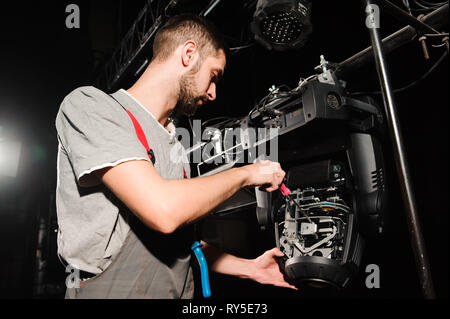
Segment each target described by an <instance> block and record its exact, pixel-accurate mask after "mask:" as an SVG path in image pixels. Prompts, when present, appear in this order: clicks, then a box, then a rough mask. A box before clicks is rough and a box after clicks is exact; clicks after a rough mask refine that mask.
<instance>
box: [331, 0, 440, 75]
mask: <svg viewBox="0 0 450 319" xmlns="http://www.w3.org/2000/svg"><path fill="white" fill-rule="evenodd" d="M448 14H449V12H448V4H446V5H444V6H442V7H440V8H438V9H436V10H435V11H433V12H431V13H429V14H427V15H426V16H424V17H423V18H422V19H421V21H423V22H425V23H427V24H428V25H430V26H432V27H433V28H441V27H445V26H447V25H448V23H449V19H448ZM416 35H417V32H416V30H415V29H414V28H413V27H411V26H406V27H404V28H402V29H400V30H398V31H397V32H395V33H393V34H391V35H389V36H388V37H386V38H385V39H383V42H382V45H383V52H384V53H385V54H388V53H390V52H392V51H394V50H395V49H398V48H399V47H401V46H403V45H405V44H407V43H409V42H411V41H412V40H413V39H414V38H415V37H416ZM371 61H373V49H372V47H368V48H366V49H364V50H362V51H360V52H358V53H356V54H355V55H353V56H351V57H349V58H348V59H346V60H345V61H342V62H340V63H339V64H338V65H339V66H338V69H337V70H336V73H335V74H336V76H337V77H338V78H341V79H346V78H348V77H350V76H351V75H352V74H354V73H355V72H354V71H355V70H357V69H358V68H360V67H361V66H363V65H366V64H368V63H369V62H371Z"/></svg>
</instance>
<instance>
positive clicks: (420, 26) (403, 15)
mask: <svg viewBox="0 0 450 319" xmlns="http://www.w3.org/2000/svg"><path fill="white" fill-rule="evenodd" d="M374 1H375V3H379V4H380V5H381V6H382V7H383V8H384V9H385V10H386V12H388V13H389V14H391V15H392V16H393V17H394V18H396V19H398V20H399V21H403V22H404V23H406V24H409V25H410V26H412V27H414V28H416V29H417V30H420V31H421V32H422V33H439V32H438V31H436V30H435V29H433V28H432V27H431V26H429V25H428V24H426V23H424V22H423V21H420V20H419V19H417V18H415V17H413V16H412V15H410V14H409V13H408V12H406V11H404V10H402V9H401V8H399V7H397V6H396V5H395V4H393V3H391V2H390V1H387V0H374Z"/></svg>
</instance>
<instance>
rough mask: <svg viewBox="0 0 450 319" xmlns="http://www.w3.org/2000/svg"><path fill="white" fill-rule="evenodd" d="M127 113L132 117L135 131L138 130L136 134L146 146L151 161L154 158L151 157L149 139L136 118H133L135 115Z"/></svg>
mask: <svg viewBox="0 0 450 319" xmlns="http://www.w3.org/2000/svg"><path fill="white" fill-rule="evenodd" d="M127 113H128V115H129V116H130V118H131V121H132V122H133V125H134V129H135V130H136V134H137V137H138V139H139V141H141V143H142V145H144V147H145V149H146V150H147V154H148V157H150V159H151V158H152V156H151V155H150V146H148V142H147V138H146V137H145V134H144V131H143V130H142V127H141V125H140V124H139V122H138V121H137V120H136V118H135V117H134V116H133V114H132V113H131V112H130V111H128V110H127Z"/></svg>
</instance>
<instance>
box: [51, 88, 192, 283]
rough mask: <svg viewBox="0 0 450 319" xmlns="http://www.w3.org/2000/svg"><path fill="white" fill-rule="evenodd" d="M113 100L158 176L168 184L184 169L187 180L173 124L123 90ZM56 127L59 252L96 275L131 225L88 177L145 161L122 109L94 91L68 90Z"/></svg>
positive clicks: (107, 193)
mask: <svg viewBox="0 0 450 319" xmlns="http://www.w3.org/2000/svg"><path fill="white" fill-rule="evenodd" d="M113 96H114V97H115V98H116V99H117V100H118V101H119V102H120V103H121V104H122V105H123V106H124V107H126V108H127V109H128V110H130V111H131V112H132V114H133V115H134V117H135V118H136V119H137V120H138V122H139V123H140V125H141V127H142V129H143V131H144V133H145V135H146V137H147V140H148V143H149V145H150V148H151V149H152V150H153V151H154V153H155V158H156V162H155V164H154V167H155V169H156V170H157V171H158V173H159V174H160V175H161V176H162V177H163V178H165V179H168V180H169V179H181V178H183V168H184V169H185V171H186V174H187V176H190V170H189V165H188V164H187V156H186V153H185V152H184V148H183V147H182V145H181V143H180V142H179V141H178V140H177V139H176V136H175V127H174V126H173V124H171V125H170V126H168V127H167V128H164V127H163V126H162V125H161V124H160V123H159V122H158V121H157V120H156V119H155V118H154V116H153V115H152V114H151V113H150V112H149V111H148V110H147V109H146V108H145V107H144V106H142V105H141V104H140V103H139V102H138V101H137V100H135V99H134V98H133V97H132V96H131V95H129V94H128V93H127V92H126V91H124V90H119V91H118V92H116V93H114V94H113ZM55 125H56V129H57V133H58V140H59V146H58V161H57V188H56V207H57V215H58V225H59V231H58V253H59V255H61V256H62V257H63V258H64V259H65V261H66V262H67V263H69V264H71V265H73V266H75V267H77V268H79V269H81V270H84V271H87V272H91V273H94V274H99V273H101V272H102V271H104V270H105V269H106V268H107V267H108V266H109V264H110V263H111V259H112V256H115V255H116V254H117V253H118V252H119V251H120V248H121V246H122V244H123V242H124V240H125V238H126V236H127V234H128V231H129V229H130V227H129V225H128V222H127V220H126V217H124V216H123V214H121V213H119V210H120V207H119V206H120V205H118V203H117V198H115V196H114V195H112V193H111V192H110V191H109V190H108V189H107V188H106V186H105V185H103V184H102V183H101V182H99V181H98V180H97V179H95V178H93V176H92V174H91V173H92V172H93V171H95V170H98V169H101V168H104V167H112V166H116V165H118V164H120V163H123V162H126V161H131V160H144V161H149V162H150V159H149V157H148V155H147V152H146V149H145V148H144V146H143V145H142V144H141V143H140V141H139V139H138V138H137V135H136V132H135V129H134V126H133V124H132V121H131V119H130V118H129V116H128V115H127V113H126V112H125V110H124V109H123V108H122V107H121V106H120V104H118V103H117V102H116V101H115V100H114V99H112V98H111V96H109V95H107V94H105V93H104V92H102V91H100V90H98V89H96V88H94V87H81V88H78V89H76V90H74V91H73V92H71V93H70V94H69V95H68V96H67V97H66V98H65V99H64V101H63V102H62V104H61V107H60V110H59V112H58V114H57V117H56V122H55ZM169 131H170V132H169ZM174 154H175V155H174ZM184 262H186V260H185V261H184Z"/></svg>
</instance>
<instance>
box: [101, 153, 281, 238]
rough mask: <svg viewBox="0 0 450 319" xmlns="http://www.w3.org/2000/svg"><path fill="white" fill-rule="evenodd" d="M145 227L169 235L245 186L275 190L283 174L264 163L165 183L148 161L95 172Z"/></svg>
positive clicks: (126, 163) (277, 167) (271, 164)
mask: <svg viewBox="0 0 450 319" xmlns="http://www.w3.org/2000/svg"><path fill="white" fill-rule="evenodd" d="M94 174H95V176H97V178H99V179H100V180H101V181H102V182H103V183H104V184H105V185H106V186H107V187H108V188H109V189H111V191H112V192H113V193H114V194H115V195H116V196H117V197H118V198H119V199H120V200H121V201H122V202H123V203H124V204H125V205H127V207H128V208H129V209H130V210H131V211H132V212H133V213H135V214H136V215H137V216H138V217H139V218H140V219H141V220H142V222H144V223H145V224H146V225H147V226H149V227H151V228H153V229H155V230H157V231H160V232H162V233H166V234H169V233H172V232H173V231H175V230H176V229H177V228H178V227H180V226H181V225H183V224H186V223H190V222H193V221H194V220H196V219H198V218H200V217H202V216H203V215H205V214H207V213H208V212H210V211H211V210H212V209H213V208H215V207H216V206H217V205H219V204H220V203H221V202H223V201H225V200H226V199H228V198H230V197H231V196H232V195H233V194H234V193H235V192H236V191H237V190H239V189H240V188H242V187H245V186H260V185H267V188H266V190H267V191H269V192H270V191H274V190H276V189H278V185H280V184H281V183H282V181H283V178H284V176H285V172H284V171H283V170H282V169H281V167H280V165H279V164H278V163H274V162H269V161H263V162H259V163H255V164H251V165H247V166H243V167H239V168H232V169H230V170H228V171H225V172H221V173H219V174H216V175H213V176H207V177H199V178H192V179H179V180H170V181H168V180H165V179H163V178H162V177H161V176H160V175H159V174H158V172H157V171H156V170H155V168H154V167H153V165H152V164H150V163H149V162H147V161H129V162H125V163H122V164H119V165H117V166H114V167H107V168H104V169H101V170H98V171H95V172H94Z"/></svg>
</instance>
